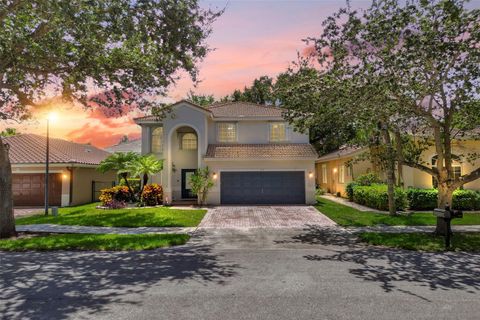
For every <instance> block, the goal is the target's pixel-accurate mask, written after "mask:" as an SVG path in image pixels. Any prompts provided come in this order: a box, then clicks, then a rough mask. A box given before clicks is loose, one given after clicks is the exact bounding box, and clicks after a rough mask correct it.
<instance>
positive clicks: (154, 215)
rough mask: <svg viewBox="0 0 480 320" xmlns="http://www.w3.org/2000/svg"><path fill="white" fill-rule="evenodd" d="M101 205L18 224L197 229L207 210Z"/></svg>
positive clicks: (23, 219) (61, 210)
mask: <svg viewBox="0 0 480 320" xmlns="http://www.w3.org/2000/svg"><path fill="white" fill-rule="evenodd" d="M97 205H98V203H91V204H86V205H81V206H76V207H66V208H59V210H58V216H57V217H53V216H51V215H49V216H44V215H43V214H39V215H34V216H29V217H20V218H17V219H16V224H18V225H24V224H39V223H52V224H61V225H78V226H99V227H195V226H197V225H198V224H199V223H200V221H201V220H202V218H203V216H204V215H205V213H206V210H180V209H171V208H167V207H158V208H136V209H115V210H103V209H95V206H97Z"/></svg>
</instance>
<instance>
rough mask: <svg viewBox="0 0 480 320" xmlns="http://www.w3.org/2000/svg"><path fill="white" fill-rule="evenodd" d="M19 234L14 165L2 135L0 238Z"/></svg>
mask: <svg viewBox="0 0 480 320" xmlns="http://www.w3.org/2000/svg"><path fill="white" fill-rule="evenodd" d="M16 235H17V231H16V230H15V218H14V216H13V193H12V166H11V165H10V159H9V158H8V150H7V148H6V146H5V145H4V144H3V140H2V138H1V137H0V238H10V237H14V236H16Z"/></svg>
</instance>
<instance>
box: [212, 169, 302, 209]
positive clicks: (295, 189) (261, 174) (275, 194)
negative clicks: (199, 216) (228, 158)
mask: <svg viewBox="0 0 480 320" xmlns="http://www.w3.org/2000/svg"><path fill="white" fill-rule="evenodd" d="M220 179H221V180H220V181H221V188H220V189H221V190H220V192H221V195H220V196H221V203H223V204H304V203H305V174H304V172H302V171H243V172H222V173H221V174H220Z"/></svg>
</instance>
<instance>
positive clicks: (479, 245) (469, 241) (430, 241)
mask: <svg viewBox="0 0 480 320" xmlns="http://www.w3.org/2000/svg"><path fill="white" fill-rule="evenodd" d="M359 237H360V239H362V241H364V242H367V243H369V244H372V245H382V246H386V247H392V248H401V249H407V250H416V251H444V250H445V240H444V238H443V237H441V236H435V235H433V234H432V233H375V232H366V233H361V234H359ZM451 250H455V251H480V233H454V234H453V236H452V248H451Z"/></svg>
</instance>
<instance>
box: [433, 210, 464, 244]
mask: <svg viewBox="0 0 480 320" xmlns="http://www.w3.org/2000/svg"><path fill="white" fill-rule="evenodd" d="M433 215H434V216H435V217H437V229H436V233H437V234H441V235H444V236H445V249H448V248H449V247H450V236H451V235H452V227H451V221H452V219H453V218H463V212H462V211H461V210H450V207H448V206H447V207H445V209H439V208H437V209H434V210H433Z"/></svg>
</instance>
